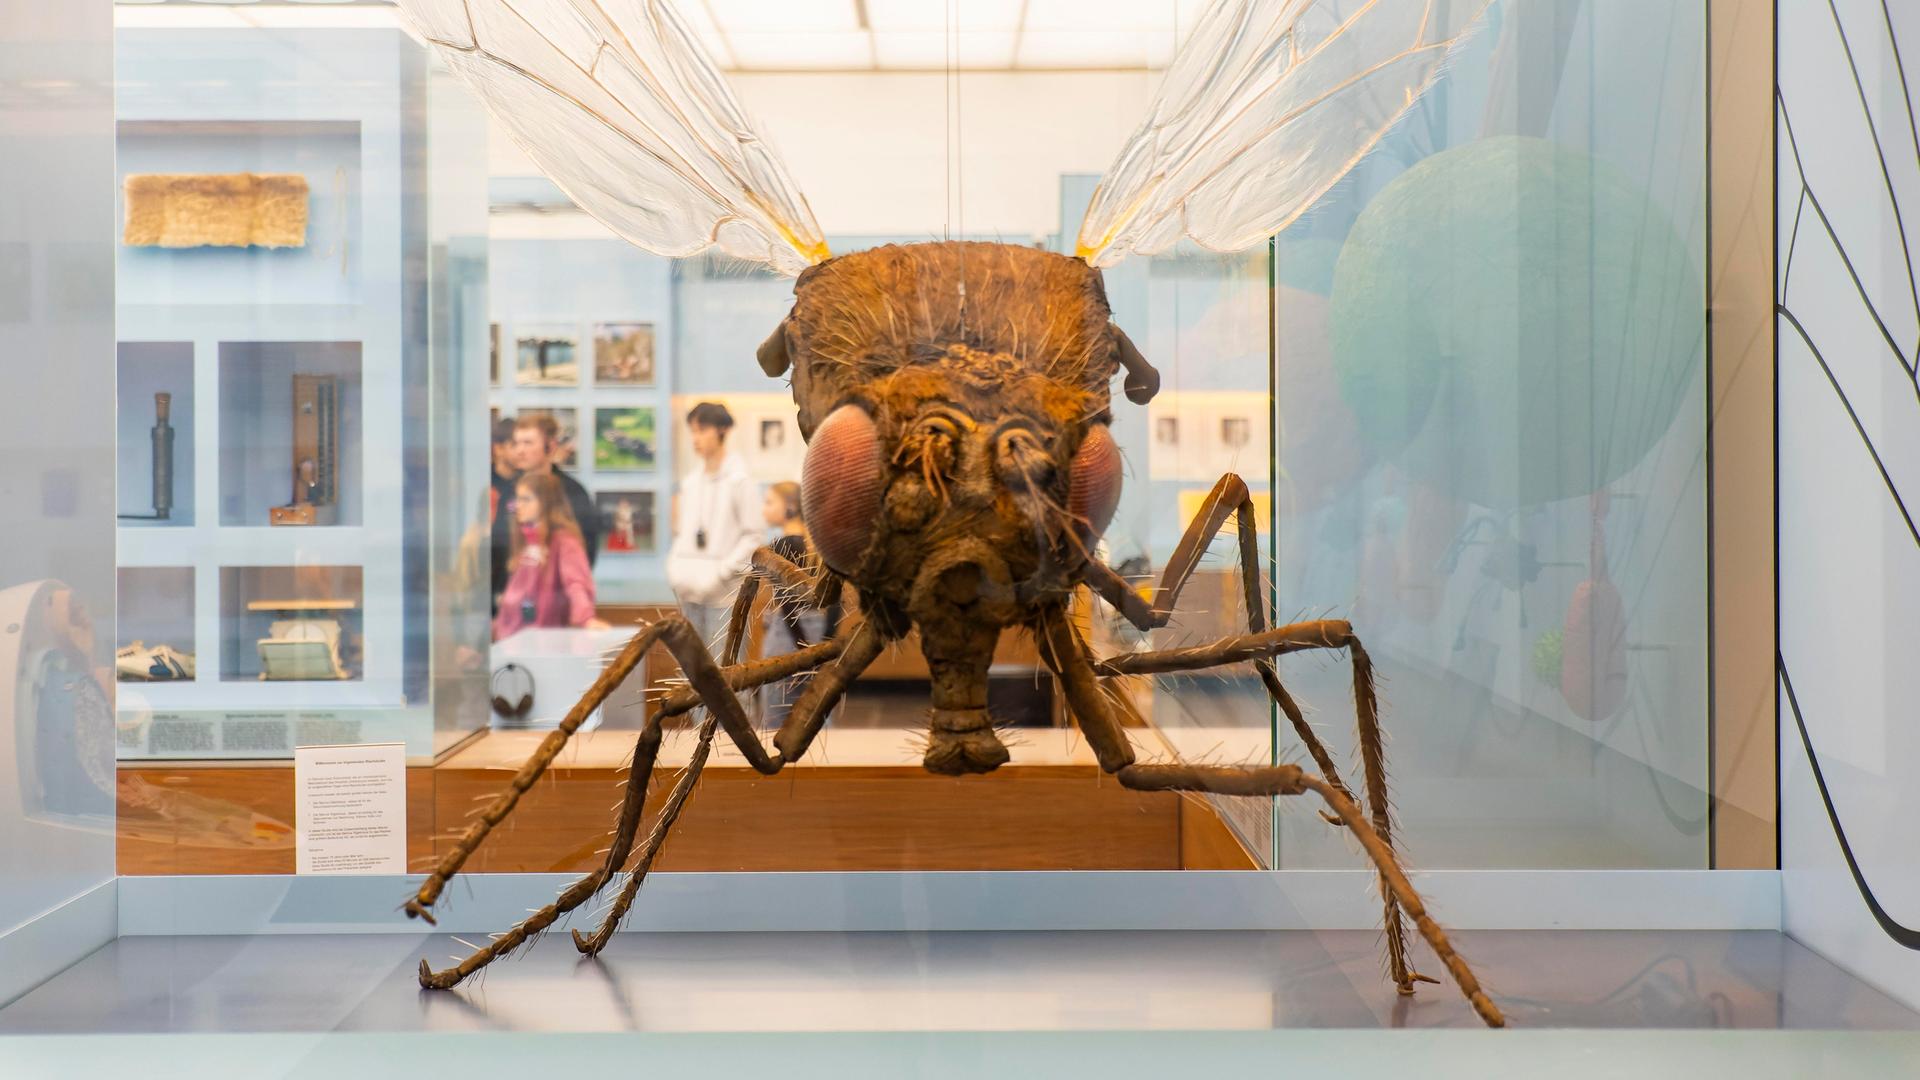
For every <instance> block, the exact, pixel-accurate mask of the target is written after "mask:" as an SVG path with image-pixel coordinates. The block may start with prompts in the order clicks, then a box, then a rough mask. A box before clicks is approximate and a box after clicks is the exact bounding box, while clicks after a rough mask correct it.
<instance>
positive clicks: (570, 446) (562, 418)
mask: <svg viewBox="0 0 1920 1080" xmlns="http://www.w3.org/2000/svg"><path fill="white" fill-rule="evenodd" d="M515 415H516V416H551V417H553V424H554V427H556V428H558V429H559V432H560V433H559V434H558V435H557V436H555V441H554V448H555V449H556V450H558V451H559V454H558V456H557V457H555V458H554V461H553V463H554V464H555V465H558V466H560V467H561V468H563V469H571V468H573V467H574V466H575V465H576V464H577V463H578V462H579V461H580V410H579V409H573V408H559V409H544V408H541V409H531V408H523V409H521V410H520V411H519V412H518V413H516V414H515Z"/></svg>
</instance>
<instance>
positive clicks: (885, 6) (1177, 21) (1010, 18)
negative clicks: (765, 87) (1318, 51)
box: [116, 0, 1208, 71]
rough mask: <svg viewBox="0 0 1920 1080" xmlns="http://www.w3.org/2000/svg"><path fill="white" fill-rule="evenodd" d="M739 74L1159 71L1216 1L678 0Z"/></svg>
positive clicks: (355, 7) (151, 0) (156, 18)
mask: <svg viewBox="0 0 1920 1080" xmlns="http://www.w3.org/2000/svg"><path fill="white" fill-rule="evenodd" d="M118 2H119V4H120V5H121V7H120V9H119V12H118V18H117V20H116V21H117V23H118V24H119V25H122V26H128V25H142V26H155V25H166V26H184V25H194V26H264V27H294V26H326V25H355V26H364V25H367V24H368V22H369V21H373V22H375V23H379V22H381V21H388V20H393V19H394V17H395V14H394V12H393V11H392V8H391V5H390V3H389V2H388V0H292V2H256V0H118ZM675 2H676V4H677V6H678V8H679V10H680V11H681V13H682V14H684V15H685V16H686V17H687V20H688V21H689V22H690V23H692V24H693V26H694V28H695V30H696V32H698V34H699V35H700V38H701V40H702V41H703V42H704V43H705V44H706V46H707V49H708V50H709V51H710V52H711V53H712V54H713V56H714V59H715V60H716V61H717V62H718V63H719V65H720V66H721V67H722V68H725V69H728V70H734V71H941V70H945V69H946V68H947V67H948V66H949V65H952V66H955V67H958V68H960V69H962V70H968V71H1020V70H1024V71H1033V70H1044V71H1060V70H1085V69H1139V68H1149V69H1152V68H1162V67H1165V66H1166V65H1167V63H1168V61H1169V60H1171V59H1172V57H1173V52H1174V48H1175V46H1176V44H1177V43H1178V42H1179V41H1180V40H1181V39H1182V38H1183V37H1184V35H1185V32H1186V31H1187V29H1188V28H1190V27H1191V26H1192V25H1193V21H1194V19H1195V18H1197V17H1198V16H1199V14H1200V12H1201V10H1202V9H1203V8H1204V7H1205V6H1206V3H1207V2H1208V0H675Z"/></svg>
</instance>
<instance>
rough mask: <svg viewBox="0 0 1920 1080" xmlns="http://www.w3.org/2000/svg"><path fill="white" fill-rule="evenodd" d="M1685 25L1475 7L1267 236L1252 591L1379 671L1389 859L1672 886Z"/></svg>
mask: <svg viewBox="0 0 1920 1080" xmlns="http://www.w3.org/2000/svg"><path fill="white" fill-rule="evenodd" d="M1702 11H1703V5H1699V4H1682V5H1667V4H1653V3H1622V4H1580V3H1576V2H1572V0H1568V2H1564V3H1563V2H1558V0H1555V2H1550V3H1541V4H1534V5H1506V4H1503V5H1496V7H1495V10H1494V13H1493V18H1492V21H1491V22H1490V24H1489V26H1488V27H1487V32H1486V33H1484V34H1483V35H1481V36H1480V37H1479V38H1478V39H1477V40H1476V41H1475V42H1474V44H1473V46H1472V48H1471V50H1470V51H1469V52H1468V53H1467V54H1466V55H1464V56H1463V57H1461V58H1460V60H1459V62H1457V63H1456V64H1455V65H1454V67H1453V75H1452V77H1451V78H1450V79H1449V80H1448V82H1447V83H1446V84H1445V85H1444V86H1443V88H1442V89H1441V90H1440V91H1439V92H1437V93H1435V94H1434V95H1432V96H1430V97H1429V98H1428V99H1426V100H1424V101H1423V102H1421V104H1420V105H1419V106H1417V107H1416V108H1415V110H1414V112H1413V113H1412V114H1411V115H1410V116H1409V117H1408V118H1407V120H1406V122H1405V123H1403V124H1402V125H1401V127H1400V128H1399V129H1398V130H1396V132H1395V133H1394V134H1393V135H1392V136H1390V137H1389V138H1388V139H1387V140H1386V141H1385V142H1384V143H1383V144H1382V145H1381V147H1380V150H1379V152H1378V153H1377V154H1376V155H1375V157H1374V159H1373V160H1372V161H1370V162H1369V163H1368V164H1367V165H1366V166H1364V167H1363V168H1362V170H1361V171H1360V172H1359V173H1358V174H1356V182H1355V183H1353V184H1352V185H1351V186H1350V188H1348V189H1346V190H1341V191H1336V192H1335V193H1334V194H1333V195H1331V196H1330V197H1329V198H1328V200H1327V201H1326V202H1325V203H1324V204H1323V205H1322V207H1321V209H1320V211H1319V212H1318V213H1317V214H1316V215H1315V216H1313V217H1311V218H1309V219H1307V220H1304V221H1302V222H1300V223H1298V224H1296V225H1295V226H1294V227H1292V228H1290V229H1289V230H1288V231H1287V232H1286V233H1285V234H1283V235H1282V236H1281V237H1280V239H1279V242H1278V245H1277V252H1278V258H1277V271H1278V285H1277V298H1276V316H1275V317H1276V331H1277V337H1278V357H1277V366H1276V368H1275V372H1276V376H1275V377H1276V391H1277V395H1278V410H1279V418H1278V419H1279V429H1280V446H1279V467H1280V489H1279V515H1280V530H1281V531H1280V539H1279V563H1278V567H1279V573H1278V580H1277V582H1276V584H1277V587H1278V591H1279V594H1280V599H1281V603H1282V605H1283V606H1291V607H1295V608H1308V609H1325V608H1328V607H1332V608H1335V609H1348V610H1351V611H1352V613H1353V619H1354V622H1355V624H1356V628H1357V629H1358V630H1359V631H1360V633H1361V634H1362V635H1363V637H1364V638H1365V640H1366V641H1367V642H1368V643H1369V645H1370V646H1371V648H1372V651H1373V654H1374V656H1375V657H1376V658H1377V659H1378V660H1379V662H1380V666H1381V670H1382V673H1383V675H1384V677H1385V678H1386V680H1387V681H1386V684H1385V686H1386V694H1387V697H1388V702H1389V706H1388V708H1389V711H1388V715H1387V724H1388V727H1389V729H1390V730H1391V732H1392V734H1393V737H1394V743H1393V747H1392V753H1393V760H1392V765H1393V775H1394V779H1395V781H1396V785H1397V786H1396V791H1395V793H1396V797H1397V804H1398V808H1399V815H1400V818H1401V820H1402V822H1403V829H1402V836H1403V837H1405V843H1406V847H1407V850H1408V852H1409V855H1410V857H1411V858H1412V859H1413V861H1414V862H1415V863H1416V864H1419V865H1426V866H1701V865H1704V863H1705V859H1706V853H1707V847H1706V841H1707V834H1706V795H1705V789H1706V786H1707V776H1706V771H1705V770H1706V745H1705V734H1706V724H1705V722H1704V721H1705V704H1706V694H1705V677H1706V651H1705V650H1706V577H1705V575H1706V559H1705V550H1706V544H1705V516H1704V512H1705V497H1704V487H1703V476H1704V470H1703V466H1704V447H1705V407H1704V402H1703V376H1704V363H1703V356H1704V354H1703V344H1704V334H1703V331H1704V326H1705V314H1704V307H1703V300H1702V272H1703V267H1704V265H1705V260H1704V221H1705V218H1704V214H1703V208H1704V197H1705V196H1704V193H1705V187H1704V157H1703V153H1704V131H1703V127H1702V119H1703V113H1702V102H1703V100H1704V98H1703V86H1702V79H1703V73H1704V64H1703V59H1702V55H1703V53H1702V50H1703V35H1704V23H1703V14H1702ZM1648 26H1655V27H1659V28H1660V31H1659V33H1658V34H1657V35H1656V36H1655V38H1653V39H1651V40H1657V41H1659V42H1660V47H1659V48H1657V49H1654V50H1652V51H1648V50H1647V49H1645V48H1644V47H1643V46H1644V43H1645V42H1646V41H1647V40H1650V39H1649V38H1648V37H1646V36H1645V34H1646V28H1647V27H1648ZM1548 45H1553V46H1554V47H1555V48H1554V50H1553V55H1552V56H1551V57H1549V56H1546V55H1545V54H1541V55H1535V50H1542V49H1545V48H1546V47H1547V46H1548ZM1285 669H1286V674H1287V675H1288V677H1289V678H1290V680H1291V681H1292V682H1293V683H1294V684H1295V685H1296V686H1297V688H1298V689H1299V690H1300V691H1301V692H1302V693H1303V694H1305V695H1307V696H1309V697H1313V698H1324V697H1325V696H1326V695H1327V694H1329V693H1331V694H1338V693H1339V683H1340V679H1341V674H1340V673H1339V672H1336V671H1332V670H1329V669H1327V668H1326V667H1325V666H1324V665H1320V664H1316V663H1313V662H1311V661H1307V662H1295V661H1290V662H1288V663H1287V664H1286V665H1285ZM1326 726H1327V727H1328V728H1329V729H1333V728H1334V725H1333V724H1327V725H1326ZM1283 826H1284V827H1283V834H1282V839H1281V844H1280V855H1281V862H1282V865H1288V866H1320V865H1344V860H1345V858H1346V853H1345V851H1344V850H1343V848H1342V846H1341V845H1340V843H1339V842H1338V839H1337V838H1333V837H1329V836H1328V835H1327V832H1328V830H1327V829H1325V828H1324V827H1323V826H1320V825H1319V824H1318V823H1317V822H1315V821H1313V820H1312V819H1311V818H1310V817H1308V816H1306V815H1291V816H1288V817H1286V818H1283ZM1495 838H1497V840H1496V839H1495Z"/></svg>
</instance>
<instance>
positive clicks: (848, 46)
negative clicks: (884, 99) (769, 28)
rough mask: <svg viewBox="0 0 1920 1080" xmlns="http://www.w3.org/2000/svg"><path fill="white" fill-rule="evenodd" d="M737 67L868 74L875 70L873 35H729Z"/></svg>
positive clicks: (849, 32) (858, 32)
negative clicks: (860, 72) (850, 71)
mask: <svg viewBox="0 0 1920 1080" xmlns="http://www.w3.org/2000/svg"><path fill="white" fill-rule="evenodd" d="M727 44H728V45H729V46H731V47H732V49H733V61H734V66H735V67H736V68H738V69H740V70H744V71H847V70H854V71H865V70H867V69H869V68H871V67H873V35H872V34H869V33H867V32H866V31H865V30H845V31H840V32H838V33H796V32H786V33H739V32H732V31H730V32H728V34H727Z"/></svg>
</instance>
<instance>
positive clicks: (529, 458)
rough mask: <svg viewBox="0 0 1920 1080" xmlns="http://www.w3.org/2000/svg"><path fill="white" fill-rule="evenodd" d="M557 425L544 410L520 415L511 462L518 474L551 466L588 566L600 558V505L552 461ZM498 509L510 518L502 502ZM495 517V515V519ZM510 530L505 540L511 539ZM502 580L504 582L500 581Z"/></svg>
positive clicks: (499, 551)
mask: <svg viewBox="0 0 1920 1080" xmlns="http://www.w3.org/2000/svg"><path fill="white" fill-rule="evenodd" d="M559 451H560V425H559V424H556V423H554V421H553V417H551V416H547V415H545V414H539V415H535V416H522V417H520V418H519V419H518V420H515V421H514V426H513V463H514V464H515V465H516V466H518V467H519V469H520V471H521V473H522V474H525V473H537V472H545V471H548V470H552V472H553V475H554V476H555V477H557V478H558V479H559V481H560V487H561V489H562V490H564V491H565V492H566V493H567V506H568V507H569V508H570V509H571V510H572V511H573V517H574V520H575V521H578V522H579V523H580V536H581V538H582V539H584V540H585V541H586V542H587V565H589V566H591V565H593V563H594V562H595V561H597V560H598V559H599V558H600V508H599V507H597V506H595V505H594V504H593V496H591V495H589V494H587V489H586V488H584V487H581V486H580V481H578V480H575V479H574V478H573V477H571V476H568V475H567V474H566V473H565V472H563V471H561V469H560V466H558V465H556V464H554V459H556V458H557V457H559V456H560V454H559ZM500 509H501V513H502V514H504V515H505V516H506V518H507V520H509V521H511V520H512V519H513V515H512V514H511V513H509V512H508V508H507V507H506V506H502V507H501V508H500ZM496 520H498V519H496ZM511 539H512V536H511V534H509V535H508V540H511ZM507 550H509V549H507V548H500V547H496V548H495V549H494V557H495V558H496V559H501V560H502V561H504V556H505V553H506V551H507ZM503 584H504V583H503Z"/></svg>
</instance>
